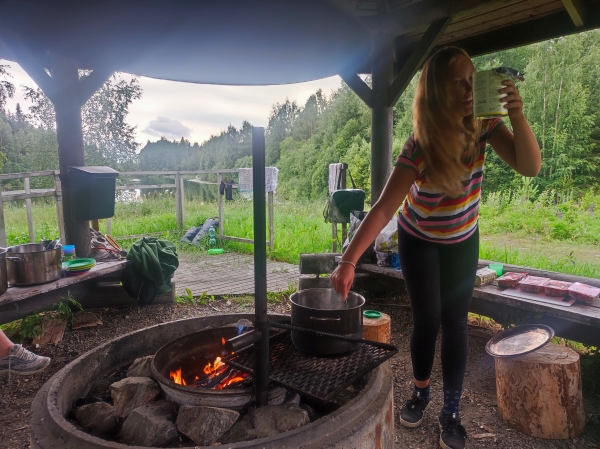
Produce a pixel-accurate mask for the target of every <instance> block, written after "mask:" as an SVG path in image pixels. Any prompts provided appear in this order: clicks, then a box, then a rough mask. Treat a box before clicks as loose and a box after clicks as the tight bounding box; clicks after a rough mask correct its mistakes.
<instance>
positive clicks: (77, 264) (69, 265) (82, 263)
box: [63, 258, 96, 270]
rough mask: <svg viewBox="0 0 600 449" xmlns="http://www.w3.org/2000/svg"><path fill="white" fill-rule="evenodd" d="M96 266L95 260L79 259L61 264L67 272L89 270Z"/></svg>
mask: <svg viewBox="0 0 600 449" xmlns="http://www.w3.org/2000/svg"><path fill="white" fill-rule="evenodd" d="M94 265H96V259H91V258H81V259H73V260H68V261H66V262H63V268H65V269H67V270H77V269H80V270H81V269H84V270H85V269H86V268H88V267H89V268H91V267H93V266H94Z"/></svg>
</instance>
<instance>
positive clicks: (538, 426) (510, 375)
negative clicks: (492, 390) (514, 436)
mask: <svg viewBox="0 0 600 449" xmlns="http://www.w3.org/2000/svg"><path fill="white" fill-rule="evenodd" d="M495 360H496V395H497V399H498V413H499V414H500V417H501V418H502V420H503V421H504V423H505V424H507V425H508V426H509V427H512V428H513V429H516V430H518V431H520V432H523V433H525V434H527V435H532V436H534V437H537V438H552V439H570V438H576V437H578V436H579V435H581V433H582V432H583V428H584V427H585V414H584V411H583V400H582V394H581V374H580V371H579V354H577V352H575V351H574V350H572V349H571V348H566V347H564V346H559V345H555V344H548V345H546V346H544V347H543V348H540V349H538V350H537V351H534V352H531V353H529V354H524V355H521V356H517V357H507V358H502V357H496V358H495Z"/></svg>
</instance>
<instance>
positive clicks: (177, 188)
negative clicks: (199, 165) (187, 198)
mask: <svg viewBox="0 0 600 449" xmlns="http://www.w3.org/2000/svg"><path fill="white" fill-rule="evenodd" d="M180 178H181V174H179V172H177V173H175V216H176V217H177V230H179V231H181V230H182V229H183V217H182V216H181V202H182V201H181V187H180V185H181V179H180Z"/></svg>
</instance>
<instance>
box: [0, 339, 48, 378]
mask: <svg viewBox="0 0 600 449" xmlns="http://www.w3.org/2000/svg"><path fill="white" fill-rule="evenodd" d="M49 364H50V358H49V357H42V356H41V355H36V354H34V353H33V352H31V351H28V350H27V349H25V348H24V347H23V346H21V345H14V346H13V347H12V348H11V350H10V352H9V353H8V355H7V356H6V357H4V358H2V359H0V374H4V373H8V372H9V371H10V373H11V374H17V375H19V376H26V375H28V374H35V373H39V372H40V371H43V370H44V369H46V367H47V366H48V365H49Z"/></svg>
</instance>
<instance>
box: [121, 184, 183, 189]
mask: <svg viewBox="0 0 600 449" xmlns="http://www.w3.org/2000/svg"><path fill="white" fill-rule="evenodd" d="M175 187H177V185H176V184H153V185H132V186H116V187H115V189H116V190H137V189H174V188H175Z"/></svg>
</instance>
